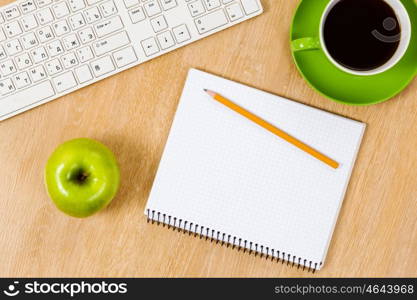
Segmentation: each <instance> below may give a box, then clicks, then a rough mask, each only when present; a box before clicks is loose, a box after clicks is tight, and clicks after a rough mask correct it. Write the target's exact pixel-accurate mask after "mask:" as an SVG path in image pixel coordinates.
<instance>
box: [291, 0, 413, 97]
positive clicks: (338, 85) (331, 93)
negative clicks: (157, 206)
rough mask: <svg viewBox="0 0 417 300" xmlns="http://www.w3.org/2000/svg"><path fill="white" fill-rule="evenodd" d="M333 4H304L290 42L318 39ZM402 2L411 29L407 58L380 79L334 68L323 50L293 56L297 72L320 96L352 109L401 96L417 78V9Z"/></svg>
mask: <svg viewBox="0 0 417 300" xmlns="http://www.w3.org/2000/svg"><path fill="white" fill-rule="evenodd" d="M329 1H330V0H301V2H300V4H299V6H298V8H297V11H296V13H295V16H294V19H293V23H292V28H291V41H293V40H296V39H299V38H303V37H312V36H319V27H320V20H321V15H322V13H323V11H324V10H325V8H326V6H327V4H328V3H329ZM414 1H415V0H401V2H402V3H403V4H404V6H405V8H406V9H407V11H408V13H409V15H410V20H411V26H412V34H411V41H410V45H409V47H408V50H407V52H406V54H405V56H404V57H403V58H402V59H401V60H400V61H399V62H398V63H397V64H396V65H395V66H394V67H393V68H391V69H389V70H388V71H385V72H383V73H380V74H377V75H370V76H358V75H352V74H348V73H345V72H343V71H341V70H340V69H338V68H337V67H335V66H334V65H333V64H332V63H331V62H330V60H329V59H328V58H327V57H326V55H325V54H324V52H323V51H321V50H311V51H298V52H293V53H292V55H293V58H294V61H295V63H296V65H297V68H298V70H299V71H300V73H301V74H302V75H303V77H304V78H305V79H306V80H307V82H308V83H309V84H310V85H311V86H312V87H313V88H314V89H315V90H317V91H318V92H319V93H321V94H323V95H324V96H326V97H328V98H330V99H333V100H335V101H338V102H341V103H345V104H351V105H368V104H375V103H379V102H382V101H386V100H388V99H390V98H392V97H393V96H395V95H396V94H398V93H399V92H401V91H402V90H403V89H404V88H405V87H406V86H407V85H408V84H409V83H410V82H411V80H412V79H413V78H414V76H415V75H416V74H417V5H416V3H415V2H414Z"/></svg>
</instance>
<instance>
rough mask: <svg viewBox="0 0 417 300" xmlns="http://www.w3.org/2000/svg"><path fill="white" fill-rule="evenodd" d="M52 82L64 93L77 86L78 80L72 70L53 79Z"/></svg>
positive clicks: (59, 91)
mask: <svg viewBox="0 0 417 300" xmlns="http://www.w3.org/2000/svg"><path fill="white" fill-rule="evenodd" d="M52 82H53V83H54V86H55V88H56V90H57V91H58V93H62V92H64V91H66V90H69V89H72V88H74V87H76V86H77V81H76V80H75V77H74V74H72V72H71V71H69V72H66V73H64V74H61V75H59V76H57V77H55V78H54V79H52Z"/></svg>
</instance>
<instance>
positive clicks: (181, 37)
mask: <svg viewBox="0 0 417 300" xmlns="http://www.w3.org/2000/svg"><path fill="white" fill-rule="evenodd" d="M172 32H173V33H174V36H175V39H176V40H177V43H179V44H180V43H183V42H185V41H188V40H189V39H191V36H190V33H189V31H188V28H187V25H185V24H182V25H180V26H177V27H175V28H173V29H172Z"/></svg>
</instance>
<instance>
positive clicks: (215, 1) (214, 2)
mask: <svg viewBox="0 0 417 300" xmlns="http://www.w3.org/2000/svg"><path fill="white" fill-rule="evenodd" d="M203 2H204V4H205V5H206V7H207V10H209V11H210V10H213V9H215V8H218V7H220V0H203Z"/></svg>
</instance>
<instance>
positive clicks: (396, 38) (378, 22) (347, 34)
mask: <svg viewBox="0 0 417 300" xmlns="http://www.w3.org/2000/svg"><path fill="white" fill-rule="evenodd" d="M323 35H324V42H325V44H326V48H327V50H328V52H329V53H330V55H331V56H332V58H333V59H334V60H335V61H337V62H338V63H339V64H341V65H343V66H344V67H346V68H349V69H353V70H357V71H368V70H372V69H375V68H378V67H380V66H382V65H383V64H385V63H386V62H387V61H388V60H390V58H391V57H392V56H393V55H394V53H395V51H396V50H397V48H398V45H399V43H400V37H401V28H400V23H399V22H398V19H397V16H396V15H395V12H394V10H393V9H392V8H391V6H389V5H388V4H387V3H386V2H385V1H383V0H341V1H340V2H338V3H337V4H336V5H335V6H334V7H333V9H332V10H331V11H330V12H329V15H328V16H327V19H326V21H325V24H324V31H323Z"/></svg>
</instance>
